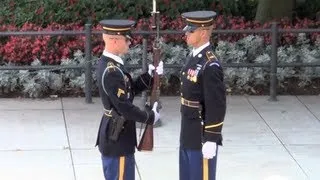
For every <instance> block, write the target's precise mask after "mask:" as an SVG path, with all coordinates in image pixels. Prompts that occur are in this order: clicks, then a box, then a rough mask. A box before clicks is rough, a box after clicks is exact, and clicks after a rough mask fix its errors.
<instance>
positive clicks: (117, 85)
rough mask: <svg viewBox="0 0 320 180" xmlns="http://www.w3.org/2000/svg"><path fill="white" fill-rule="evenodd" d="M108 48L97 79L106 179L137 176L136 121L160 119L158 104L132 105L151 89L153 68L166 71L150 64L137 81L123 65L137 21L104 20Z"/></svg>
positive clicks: (104, 52) (131, 178)
mask: <svg viewBox="0 0 320 180" xmlns="http://www.w3.org/2000/svg"><path fill="white" fill-rule="evenodd" d="M100 24H101V25H102V27H103V40H104V43H105V49H104V51H103V54H102V56H101V58H100V60H99V62H98V67H97V82H98V88H99V93H100V97H101V100H102V104H103V108H104V114H103V116H102V119H101V123H100V127H99V132H98V138H97V142H96V145H98V147H99V151H100V153H101V155H102V165H103V172H104V177H105V179H106V180H134V179H135V168H134V167H135V159H134V153H135V147H136V146H137V139H136V122H141V123H146V124H150V125H153V124H155V123H156V122H157V121H158V120H159V118H160V114H159V113H158V112H157V105H158V103H157V102H155V103H154V105H153V108H152V109H151V108H149V109H147V110H145V111H142V110H140V109H139V108H138V107H136V106H135V105H133V103H132V102H133V98H134V96H135V95H136V94H138V93H140V92H142V91H143V90H146V89H150V88H151V86H152V82H153V78H152V71H153V70H155V71H156V72H157V73H158V74H159V75H160V74H162V73H163V63H160V64H159V66H158V67H157V68H155V67H154V66H152V65H149V70H148V72H146V73H144V74H142V75H140V76H139V77H138V78H137V79H136V80H135V81H134V80H133V79H132V78H131V76H130V74H129V72H128V71H127V70H126V69H125V68H124V63H123V60H122V59H121V57H120V56H121V55H124V54H126V53H127V52H128V49H129V45H130V40H131V36H130V32H131V28H132V26H134V24H135V22H134V21H130V20H103V21H100Z"/></svg>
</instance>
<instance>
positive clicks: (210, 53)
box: [206, 51, 218, 61]
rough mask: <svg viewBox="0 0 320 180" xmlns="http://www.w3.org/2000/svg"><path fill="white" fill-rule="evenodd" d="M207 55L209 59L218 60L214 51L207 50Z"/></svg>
mask: <svg viewBox="0 0 320 180" xmlns="http://www.w3.org/2000/svg"><path fill="white" fill-rule="evenodd" d="M206 55H207V61H215V60H218V59H217V57H216V56H215V55H214V54H213V52H212V51H207V52H206Z"/></svg>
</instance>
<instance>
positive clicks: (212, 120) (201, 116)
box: [179, 11, 226, 180]
mask: <svg viewBox="0 0 320 180" xmlns="http://www.w3.org/2000/svg"><path fill="white" fill-rule="evenodd" d="M215 15H216V13H215V12H213V11H193V12H186V13H183V14H182V16H183V18H185V20H186V22H187V25H186V27H185V28H184V29H183V31H185V35H186V43H187V44H188V45H189V46H191V47H193V50H192V52H191V54H190V55H189V56H188V57H187V58H186V63H185V65H184V66H183V67H182V69H181V110H180V111H181V118H182V119H181V132H180V150H179V177H180V180H202V179H203V180H215V179H216V166H217V155H218V154H217V153H218V146H219V145H222V135H221V131H222V126H223V121H224V116H225V113H226V91H225V85H224V74H223V69H222V67H221V64H220V62H219V61H218V59H217V58H216V56H215V55H214V53H213V49H212V47H211V44H210V37H211V34H212V31H213V26H212V25H213V20H214V16H215Z"/></svg>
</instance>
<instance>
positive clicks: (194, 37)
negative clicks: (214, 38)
mask: <svg viewBox="0 0 320 180" xmlns="http://www.w3.org/2000/svg"><path fill="white" fill-rule="evenodd" d="M185 35H186V43H187V44H188V45H189V46H192V47H198V44H199V43H200V42H201V41H202V37H203V29H200V28H198V29H196V30H194V31H188V32H186V34H185Z"/></svg>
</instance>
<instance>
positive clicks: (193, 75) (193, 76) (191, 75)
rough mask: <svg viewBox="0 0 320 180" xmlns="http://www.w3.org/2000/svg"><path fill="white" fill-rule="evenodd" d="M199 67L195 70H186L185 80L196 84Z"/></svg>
mask: <svg viewBox="0 0 320 180" xmlns="http://www.w3.org/2000/svg"><path fill="white" fill-rule="evenodd" d="M200 69H201V67H199V66H198V67H197V68H196V69H191V68H190V69H188V71H187V79H188V80H189V81H191V82H194V83H196V82H197V81H198V74H199V71H200Z"/></svg>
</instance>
